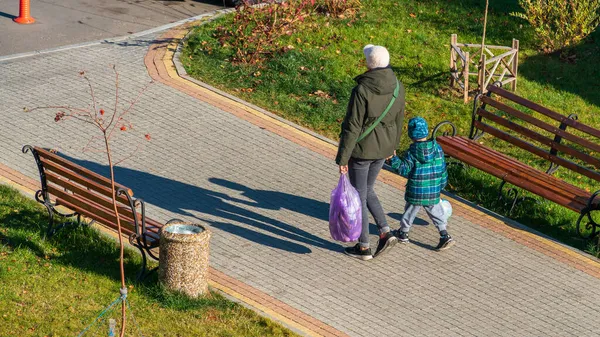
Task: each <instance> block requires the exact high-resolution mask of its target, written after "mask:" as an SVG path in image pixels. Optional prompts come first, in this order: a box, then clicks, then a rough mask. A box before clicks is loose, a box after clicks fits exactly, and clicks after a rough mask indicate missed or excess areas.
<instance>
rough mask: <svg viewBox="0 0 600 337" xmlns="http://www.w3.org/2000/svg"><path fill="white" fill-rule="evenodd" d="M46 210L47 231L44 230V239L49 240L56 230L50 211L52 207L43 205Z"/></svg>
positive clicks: (52, 214)
mask: <svg viewBox="0 0 600 337" xmlns="http://www.w3.org/2000/svg"><path fill="white" fill-rule="evenodd" d="M44 206H46V209H47V210H48V229H46V237H48V238H51V237H52V235H54V233H56V228H54V211H53V210H52V206H50V205H48V204H44Z"/></svg>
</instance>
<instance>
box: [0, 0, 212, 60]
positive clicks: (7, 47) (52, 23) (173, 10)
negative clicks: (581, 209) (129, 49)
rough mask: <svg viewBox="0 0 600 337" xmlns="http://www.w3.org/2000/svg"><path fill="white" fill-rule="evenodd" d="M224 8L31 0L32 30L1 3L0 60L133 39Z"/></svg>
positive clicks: (5, 0)
mask: <svg viewBox="0 0 600 337" xmlns="http://www.w3.org/2000/svg"><path fill="white" fill-rule="evenodd" d="M220 8H223V0H170V1H159V0H31V16H32V17H33V18H34V19H35V20H36V22H35V23H33V24H30V25H21V24H17V23H15V22H13V20H12V19H13V18H15V17H17V16H18V15H19V0H0V32H2V33H1V34H0V56H3V55H11V54H16V53H23V52H30V51H36V50H44V49H48V48H54V47H60V46H64V45H69V44H75V43H81V42H87V41H95V40H100V39H106V38H111V37H117V36H124V35H127V34H132V33H137V32H141V31H144V30H148V29H151V28H155V27H158V26H161V25H164V24H168V23H171V22H175V21H179V20H181V19H185V18H189V17H192V16H196V15H200V14H202V13H205V12H208V11H212V10H215V9H220Z"/></svg>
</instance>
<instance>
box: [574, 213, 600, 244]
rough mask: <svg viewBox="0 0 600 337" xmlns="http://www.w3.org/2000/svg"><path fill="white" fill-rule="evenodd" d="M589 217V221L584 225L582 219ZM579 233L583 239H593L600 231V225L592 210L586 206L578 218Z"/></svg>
mask: <svg viewBox="0 0 600 337" xmlns="http://www.w3.org/2000/svg"><path fill="white" fill-rule="evenodd" d="M585 217H587V218H588V219H587V223H586V224H585V225H582V220H583V219H584V218H585ZM576 228H577V234H579V236H580V237H581V238H583V239H593V238H594V237H596V236H597V235H598V234H600V231H599V230H598V228H599V225H598V224H597V223H596V222H595V221H594V219H593V218H592V215H591V212H590V211H589V210H588V209H587V208H586V209H584V210H583V211H581V214H580V215H579V219H577V226H576Z"/></svg>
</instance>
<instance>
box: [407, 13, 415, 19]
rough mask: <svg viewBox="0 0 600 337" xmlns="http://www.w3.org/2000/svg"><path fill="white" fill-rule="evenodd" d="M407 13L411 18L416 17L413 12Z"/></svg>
mask: <svg viewBox="0 0 600 337" xmlns="http://www.w3.org/2000/svg"><path fill="white" fill-rule="evenodd" d="M409 15H410V17H411V18H416V17H417V15H416V14H415V13H410V14H409Z"/></svg>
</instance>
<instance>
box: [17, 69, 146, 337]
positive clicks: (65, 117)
mask: <svg viewBox="0 0 600 337" xmlns="http://www.w3.org/2000/svg"><path fill="white" fill-rule="evenodd" d="M111 68H112V70H113V72H114V74H115V96H114V106H113V108H112V109H108V108H107V109H104V108H103V107H101V106H99V103H98V100H97V97H96V93H95V92H94V87H93V85H92V82H91V81H90V79H89V78H88V76H87V74H86V73H85V71H81V72H80V73H79V75H80V76H81V77H82V78H83V79H84V80H85V81H86V83H87V86H88V88H89V94H90V97H91V103H90V105H89V106H88V107H87V108H75V107H72V106H68V105H65V106H42V107H36V108H33V109H25V110H26V111H30V112H31V111H35V110H42V109H43V110H47V109H51V110H57V112H56V115H55V116H54V121H55V122H66V121H69V120H75V121H78V122H81V123H85V124H88V125H92V126H93V127H94V128H95V129H97V130H99V133H100V134H99V135H98V136H93V137H91V138H90V139H89V141H88V142H87V144H86V145H85V146H84V147H83V152H102V153H104V154H106V158H107V160H108V167H109V169H110V182H111V188H112V206H113V212H114V215H115V219H116V222H117V224H116V225H117V232H118V237H119V249H120V254H119V267H120V275H121V295H122V296H123V295H124V294H126V293H127V287H126V284H125V269H124V267H123V236H122V230H121V219H120V217H119V211H118V207H117V192H116V189H115V173H114V167H115V166H117V165H118V164H119V163H121V162H123V161H124V160H126V159H128V158H130V157H131V156H132V155H133V154H134V153H136V152H138V151H139V149H140V145H139V143H138V145H137V146H136V148H135V149H134V150H133V151H132V152H131V153H130V154H129V155H127V156H125V157H123V158H121V159H120V160H118V161H115V158H114V156H113V151H112V150H113V148H112V147H111V145H112V143H113V141H114V139H115V138H116V136H117V135H118V134H119V133H121V132H127V131H131V130H133V124H132V123H131V122H130V121H129V119H128V117H129V114H130V112H131V111H132V109H133V108H134V106H135V105H136V103H138V102H139V100H140V98H141V97H142V94H143V93H144V92H145V91H146V90H147V89H148V87H149V85H150V84H152V82H149V83H148V84H146V85H145V86H144V87H143V88H142V89H140V91H139V92H138V93H137V96H136V97H135V98H134V99H133V100H131V101H128V102H126V103H125V104H124V107H120V104H121V103H122V102H120V97H119V95H120V93H119V72H118V71H117V70H116V67H115V65H112V66H111ZM111 110H112V111H111ZM144 138H145V140H146V141H149V140H150V139H151V138H150V135H149V134H147V133H146V134H144ZM95 146H96V147H95ZM98 146H99V148H98ZM125 313H126V303H125V301H121V316H122V317H121V319H122V324H121V329H120V336H121V337H123V336H124V335H125V322H126V315H125Z"/></svg>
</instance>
